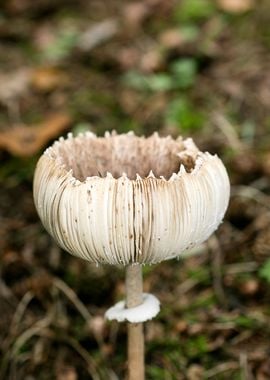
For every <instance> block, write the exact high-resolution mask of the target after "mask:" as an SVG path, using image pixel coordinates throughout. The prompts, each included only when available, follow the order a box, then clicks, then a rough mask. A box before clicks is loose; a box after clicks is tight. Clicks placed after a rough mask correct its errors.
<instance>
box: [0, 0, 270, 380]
mask: <svg viewBox="0 0 270 380" xmlns="http://www.w3.org/2000/svg"><path fill="white" fill-rule="evenodd" d="M269 24H270V4H269V1H268V0H264V1H263V0H262V1H260V4H259V5H257V4H255V1H251V0H234V1H231V0H217V1H211V0H182V1H173V0H144V1H141V2H128V1H127V2H123V1H120V0H113V1H110V2H109V1H108V2H105V1H98V0H93V1H83V0H79V1H76V2H72V1H70V0H69V1H63V0H57V1H50V0H35V1H31V0H23V1H21V0H4V1H2V2H1V6H0V70H1V71H0V159H1V166H0V207H1V208H0V313H1V318H0V379H3V380H34V379H37V380H47V379H56V380H64V379H65V380H84V379H85V380H86V379H94V380H96V379H97V380H98V379H101V380H103V379H104V380H107V379H112V380H114V379H123V378H125V373H126V368H127V363H126V326H125V325H124V324H120V325H119V324H117V323H114V322H111V323H109V322H107V321H105V320H104V318H103V316H104V312H105V311H106V310H107V309H108V307H110V306H111V305H113V304H114V303H115V302H116V301H117V300H119V299H121V298H123V297H124V271H123V270H122V269H121V268H119V269H118V268H115V267H106V266H104V267H96V266H94V265H91V264H89V265H86V264H85V262H83V261H82V260H80V259H76V258H73V257H72V256H70V255H68V254H67V253H65V252H63V251H62V250H61V249H60V248H58V247H57V246H56V245H55V243H54V242H53V241H52V239H51V238H50V236H49V235H48V234H47V233H46V231H45V230H44V228H43V227H42V225H41V223H40V221H39V219H38V216H37V213H36V210H35V207H34V204H33V198H32V179H33V172H34V167H35V164H36V162H37V160H38V157H39V156H40V154H41V153H42V151H43V150H44V149H45V147H46V146H48V145H49V144H50V143H51V142H52V141H53V140H54V139H56V138H58V137H59V136H61V135H65V134H66V133H68V132H73V133H74V134H77V133H78V132H81V131H85V130H89V129H90V130H91V131H93V132H95V133H97V134H98V135H102V134H103V133H104V132H105V131H106V130H113V129H115V130H117V132H119V133H121V132H127V131H129V130H134V131H135V133H136V134H145V135H150V134H151V133H152V132H153V131H156V130H158V131H159V133H160V134H161V135H167V134H171V135H172V136H174V137H176V136H177V135H179V134H181V135H183V136H185V137H187V136H191V137H193V138H194V140H195V141H196V143H197V145H198V146H199V147H200V149H201V150H202V151H209V152H212V153H217V154H218V155H219V156H220V157H221V158H222V159H223V161H224V163H225V165H226V167H227V169H228V172H229V176H230V180H231V185H232V188H231V201H230V206H229V209H228V212H227V214H226V217H225V219H224V222H223V223H222V225H221V226H220V228H219V229H218V231H217V232H216V234H214V235H213V236H212V237H211V238H210V239H209V241H208V242H207V243H205V244H203V245H202V246H201V247H200V248H199V249H197V250H196V251H192V252H191V253H190V254H189V255H183V257H181V258H180V260H171V261H168V262H163V263H161V264H159V265H154V266H148V267H147V266H145V267H144V286H145V290H146V291H151V293H153V294H155V295H156V296H157V297H158V298H159V299H160V301H161V303H162V309H161V312H160V314H159V315H158V316H157V317H156V318H155V319H154V320H153V321H150V322H147V323H146V326H145V335H146V363H147V364H146V373H147V375H146V378H147V380H148V379H149V380H162V379H165V380H182V379H187V380H200V379H215V380H216V379H217V380H219V379H231V380H232V379H233V380H236V379H237V380H238V379H239V380H240V379H243V380H252V379H258V380H267V379H270V355H269V354H270V303H269V300H270V227H269V226H270V150H269V146H270V116H269V110H270V50H269V48H270V34H269Z"/></svg>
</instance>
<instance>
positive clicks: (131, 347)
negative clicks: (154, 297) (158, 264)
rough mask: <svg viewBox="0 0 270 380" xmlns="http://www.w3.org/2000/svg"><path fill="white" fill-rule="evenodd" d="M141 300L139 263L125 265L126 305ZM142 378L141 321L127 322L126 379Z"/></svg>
mask: <svg viewBox="0 0 270 380" xmlns="http://www.w3.org/2000/svg"><path fill="white" fill-rule="evenodd" d="M142 302H143V279H142V267H141V265H128V266H127V267H126V307H127V308H132V307H135V306H138V305H140V304H141V303H142ZM143 379H144V334H143V324H142V323H129V322H128V380H143Z"/></svg>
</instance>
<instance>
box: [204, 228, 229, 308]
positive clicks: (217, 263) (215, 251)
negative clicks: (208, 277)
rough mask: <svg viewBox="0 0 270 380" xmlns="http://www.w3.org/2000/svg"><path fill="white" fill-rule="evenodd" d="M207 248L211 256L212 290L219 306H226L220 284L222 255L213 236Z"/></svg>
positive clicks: (221, 284)
mask: <svg viewBox="0 0 270 380" xmlns="http://www.w3.org/2000/svg"><path fill="white" fill-rule="evenodd" d="M208 247H209V250H210V252H211V256H212V260H211V263H212V275H213V282H214V290H215V294H216V296H217V299H218V300H219V302H220V304H222V305H223V306H225V307H226V306H227V303H228V302H227V299H226V295H225V292H224V289H223V283H222V266H223V261H224V260H223V259H224V258H223V254H222V251H221V248H220V245H219V241H218V239H217V237H216V236H215V235H213V236H212V237H211V238H210V239H209V240H208Z"/></svg>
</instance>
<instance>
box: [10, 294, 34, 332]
mask: <svg viewBox="0 0 270 380" xmlns="http://www.w3.org/2000/svg"><path fill="white" fill-rule="evenodd" d="M33 298H34V294H33V293H32V292H31V291H28V292H26V293H25V294H24V296H23V298H22V299H21V301H20V302H19V304H18V306H17V309H16V310H15V313H14V315H13V318H12V321H11V324H10V332H11V335H14V332H16V331H17V327H18V325H19V324H20V321H21V320H22V317H23V315H24V313H25V310H26V309H27V306H28V305H29V303H30V302H31V301H32V299H33Z"/></svg>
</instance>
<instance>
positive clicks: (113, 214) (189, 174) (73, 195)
mask: <svg viewBox="0 0 270 380" xmlns="http://www.w3.org/2000/svg"><path fill="white" fill-rule="evenodd" d="M229 193H230V185H229V179H228V175H227V172H226V169H225V167H224V165H223V163H222V161H221V160H220V159H219V158H218V157H217V156H216V155H215V156H213V155H211V154H209V153H207V152H206V153H202V152H200V151H199V150H198V148H197V147H196V145H195V144H194V143H193V141H192V140H191V139H186V140H183V138H182V137H178V138H177V139H176V140H174V139H172V138H171V137H170V136H169V137H165V138H164V137H159V136H158V134H153V135H152V136H150V137H148V138H145V137H137V136H135V135H134V134H133V133H127V134H121V135H117V134H116V133H113V134H109V133H106V134H105V137H96V136H95V135H94V134H92V133H90V132H86V133H85V134H81V135H79V136H77V137H73V136H72V135H69V136H68V138H67V139H63V138H60V140H59V141H57V142H55V143H54V144H53V145H52V147H50V148H48V149H47V150H46V151H45V152H44V154H43V155H42V156H41V158H40V159H39V162H38V164H37V167H36V171H35V176H34V201H35V205H36V208H37V211H38V214H39V216H40V219H41V220H42V222H43V224H44V226H45V228H46V229H47V231H48V232H49V233H50V234H51V235H52V236H53V238H54V239H55V240H56V242H57V243H58V244H59V245H60V246H61V247H62V248H63V249H65V250H66V251H68V252H70V253H71V254H73V255H75V256H79V257H81V258H83V259H86V260H88V261H91V262H96V263H107V264H122V265H127V264H131V263H158V262H160V261H163V260H167V259H170V258H173V257H175V256H179V255H180V254H181V252H182V251H183V250H186V249H189V248H191V247H194V246H196V245H198V244H200V243H202V242H203V241H205V240H206V239H207V238H208V237H209V236H210V235H211V234H212V232H213V231H214V230H216V228H217V227H218V225H219V224H220V222H221V221H222V218H223V216H224V213H225V211H226V209H227V206H228V201H229Z"/></svg>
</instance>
